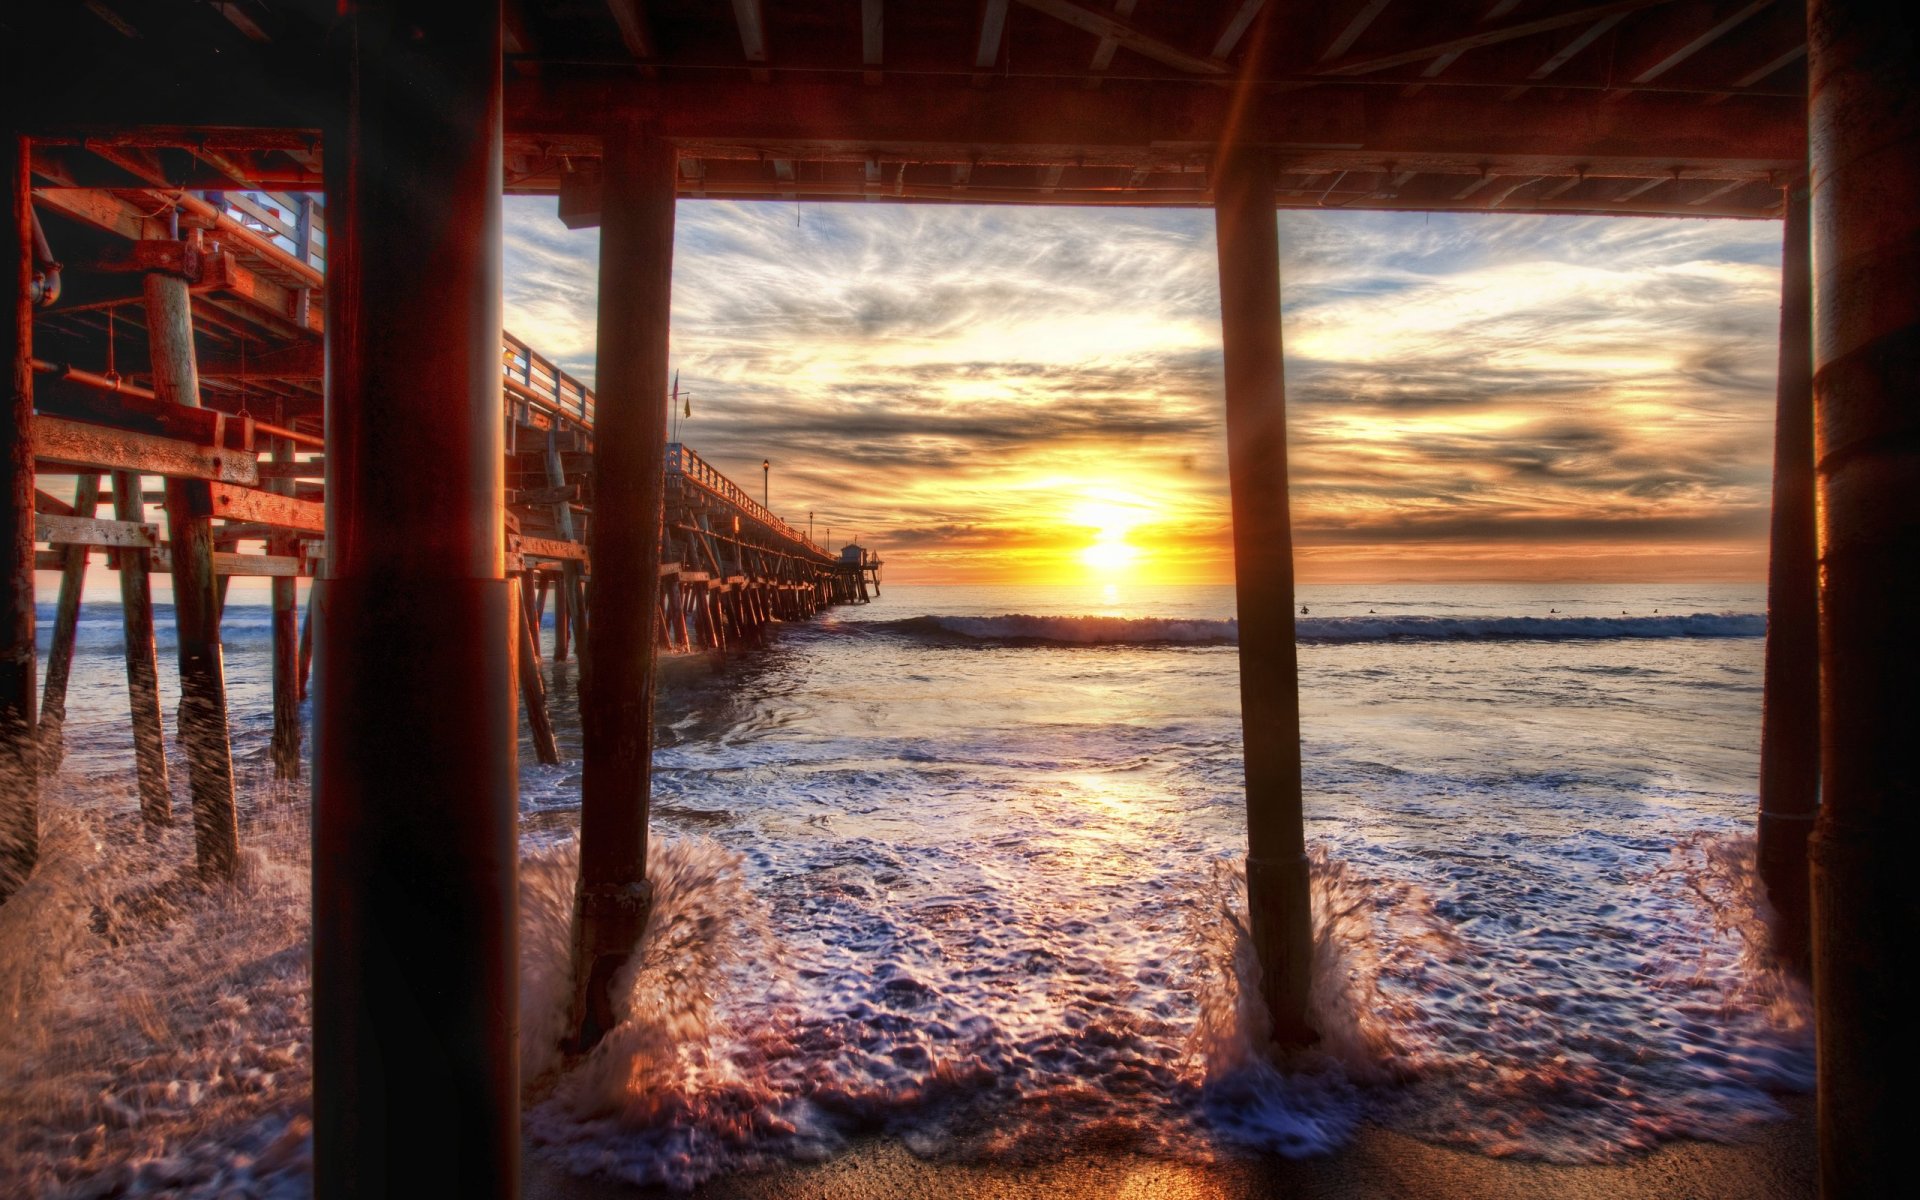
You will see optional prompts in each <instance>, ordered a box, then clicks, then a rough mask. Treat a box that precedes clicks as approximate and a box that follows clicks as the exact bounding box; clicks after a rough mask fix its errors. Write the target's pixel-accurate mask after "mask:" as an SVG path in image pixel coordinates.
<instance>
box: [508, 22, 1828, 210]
mask: <svg viewBox="0 0 1920 1200" xmlns="http://www.w3.org/2000/svg"><path fill="white" fill-rule="evenodd" d="M1602 15H1604V14H1602ZM1597 19H1598V17H1592V18H1591V20H1597ZM1589 23H1590V22H1589ZM1427 57H1431V55H1427ZM772 86H773V89H774V90H773V92H772V93H771V94H769V93H768V92H767V91H766V89H763V88H755V87H752V86H751V85H747V84H744V83H740V84H727V83H725V82H722V81H719V80H712V81H708V80H698V81H688V82H685V83H676V84H675V85H674V86H673V87H672V88H659V87H657V86H656V87H652V88H649V87H648V86H647V85H643V84H641V83H639V82H637V81H631V80H612V79H595V78H581V79H570V78H561V79H552V78H549V79H543V80H541V81H540V82H539V84H538V86H535V85H533V84H531V83H529V82H526V81H520V82H519V83H517V84H516V85H515V87H514V89H513V95H514V104H515V106H516V108H517V109H521V110H523V111H524V113H525V117H524V118H523V121H524V123H525V124H526V125H527V126H528V127H529V130H530V133H529V136H533V135H534V131H537V135H538V136H540V137H542V138H544V139H550V140H561V141H572V140H576V139H577V142H578V144H579V145H581V146H582V148H583V152H584V151H585V149H586V148H589V147H592V146H594V145H597V143H598V136H599V135H598V132H597V130H598V124H599V122H600V121H601V120H602V119H603V116H604V114H605V113H607V112H609V111H622V110H626V109H638V110H642V111H649V112H656V113H658V117H659V120H660V122H661V131H662V135H663V136H665V137H668V138H670V139H671V140H674V141H675V142H676V143H678V144H681V145H683V146H686V147H689V148H691V149H692V150H694V151H696V152H697V153H699V154H700V155H701V156H703V157H705V158H708V159H710V160H712V161H715V162H721V161H725V160H728V159H753V160H755V161H756V162H757V161H759V160H760V159H761V158H762V157H765V158H804V159H813V160H826V161H846V162H864V161H866V160H867V159H868V158H870V157H873V156H874V155H875V154H877V153H878V154H884V155H886V156H887V158H888V159H889V160H897V161H915V162H931V163H939V162H960V161H976V162H994V163H1026V164H1044V163H1050V162H1066V163H1084V164H1086V165H1088V166H1133V165H1137V164H1140V163H1147V164H1150V165H1155V166H1162V165H1165V164H1166V163H1167V161H1168V152H1167V150H1166V146H1165V144H1166V143H1167V142H1178V143H1180V144H1182V145H1183V146H1190V147H1193V148H1194V151H1195V152H1206V151H1207V150H1208V149H1209V148H1210V146H1211V143H1210V142H1206V141H1203V142H1201V143H1195V142H1194V137H1195V135H1196V132H1197V131H1213V130H1218V129H1220V128H1222V127H1223V125H1224V123H1225V122H1226V121H1227V119H1228V116H1229V112H1228V110H1229V106H1230V103H1231V101H1232V95H1231V93H1230V91H1229V89H1225V88H1213V87H1186V88H1166V87H1164V86H1163V87H1161V88H1159V89H1147V88H1144V87H1131V86H1130V87H1127V88H1121V87H1117V86H1109V87H1104V88H1101V89H1099V90H1097V91H1090V90H1087V89H1083V88H1073V89H1062V90H1059V91H1057V92H1053V93H1050V94H1049V95H1048V100H1047V105H1046V108H1045V111H1044V112H1036V111H1035V109H1034V106H1033V102H1032V97H1031V95H1029V94H1026V93H1024V92H1022V91H1021V90H1019V89H1014V88H988V89H974V88H927V89H925V90H924V91H923V92H916V94H915V102H914V104H912V105H902V104H899V103H898V102H897V99H896V98H895V97H894V96H893V95H892V93H890V92H887V91H886V90H885V89H876V88H869V87H865V86H863V85H860V84H859V83H857V82H854V83H848V84H838V83H833V82H825V81H816V80H809V79H803V78H796V79H792V80H782V81H781V82H779V83H776V84H774V85H772ZM1244 103H1245V111H1244V117H1243V127H1244V128H1245V129H1246V130H1248V131H1250V136H1252V137H1256V138H1258V139H1259V141H1260V142H1261V143H1263V144H1269V145H1272V146H1275V147H1287V149H1286V153H1287V156H1288V161H1289V163H1290V164H1292V165H1293V168H1294V169H1295V170H1301V171H1305V170H1377V169H1378V168H1379V165H1380V163H1381V162H1383V161H1394V162H1398V163H1399V164H1400V165H1401V166H1402V167H1417V168H1419V169H1420V170H1423V171H1435V172H1441V171H1445V170H1449V169H1452V170H1456V171H1457V170H1458V169H1460V168H1462V167H1466V168H1477V166H1478V164H1480V163H1483V162H1490V161H1491V162H1498V163H1500V165H1501V167H1502V169H1503V170H1507V171H1511V172H1512V173H1516V174H1517V173H1527V174H1560V173H1563V170H1564V168H1566V167H1567V166H1569V165H1571V164H1576V163H1585V164H1587V165H1588V166H1589V167H1590V168H1591V169H1592V171H1593V172H1594V173H1596V174H1617V175H1627V174H1633V173H1635V172H1634V171H1631V170H1626V169H1624V168H1625V167H1626V166H1627V165H1628V164H1634V165H1635V166H1636V168H1637V167H1639V166H1652V167H1653V169H1655V170H1664V169H1665V168H1666V167H1668V166H1671V165H1673V164H1674V163H1676V162H1678V163H1682V164H1687V165H1692V166H1696V167H1700V168H1705V167H1708V166H1712V167H1715V168H1736V169H1738V170H1751V171H1752V172H1753V177H1754V178H1755V179H1765V178H1766V177H1767V172H1768V171H1774V172H1780V171H1784V170H1789V169H1793V168H1794V167H1795V166H1796V164H1797V163H1799V162H1801V161H1803V160H1804V155H1805V146H1806V139H1805V123H1804V104H1802V105H1798V106H1796V105H1795V104H1794V103H1793V102H1792V101H1791V100H1789V99H1777V100H1776V99H1767V98H1760V97H1748V98H1743V99H1742V100H1741V102H1740V103H1739V104H1738V105H1731V104H1723V105H1704V104H1701V103H1700V102H1699V100H1698V99H1697V98H1695V97H1688V96H1662V95H1658V94H1647V95H1643V96H1641V97H1639V98H1638V99H1637V100H1636V101H1635V103H1634V104H1633V105H1631V106H1621V105H1617V104H1607V103H1604V102H1602V101H1601V100H1600V99H1599V98H1598V97H1597V96H1574V97H1569V98H1565V99H1563V100H1555V101H1552V102H1549V101H1548V100H1547V99H1545V98H1530V99H1529V102H1528V103H1525V104H1505V103H1502V102H1501V101H1500V100H1499V98H1498V96H1497V95H1496V94H1494V93H1492V92H1491V91H1490V90H1488V89H1454V88H1447V89H1431V90H1429V91H1428V92H1425V93H1422V94H1421V95H1419V96H1417V97H1415V98H1413V99H1412V100H1408V101H1405V102H1401V103H1395V104H1370V103H1368V102H1367V97H1366V96H1365V95H1354V94H1351V93H1350V92H1349V91H1348V90H1347V89H1335V88H1314V89H1311V90H1309V91H1305V92H1298V91H1296V92H1288V93H1285V94H1273V95H1267V94H1255V95H1251V96H1248V97H1246V98H1245V101H1244ZM1736 109H1737V110H1738V111H1737V112H1736V111H1735V110H1736ZM749 113H750V114H752V115H751V118H750V119H749V117H748V116H746V115H744V114H749ZM1205 136H1206V137H1208V138H1211V137H1212V136H1213V134H1212V133H1210V132H1209V133H1205ZM1549 164H1554V166H1553V167H1551V168H1550V167H1549ZM1732 173H1734V172H1733V171H1732V170H1728V171H1725V172H1723V174H1727V175H1730V174H1732ZM708 188H709V190H710V191H713V190H718V189H717V188H715V186H714V184H713V181H712V180H709V181H708ZM772 189H773V181H771V180H769V181H768V191H769V194H771V192H772ZM910 190H911V185H910Z"/></svg>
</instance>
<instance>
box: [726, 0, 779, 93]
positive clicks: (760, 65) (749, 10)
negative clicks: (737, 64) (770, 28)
mask: <svg viewBox="0 0 1920 1200" xmlns="http://www.w3.org/2000/svg"><path fill="white" fill-rule="evenodd" d="M733 20H734V24H736V25H738V26H739V27H740V55H741V57H742V58H745V59H746V60H747V61H748V62H749V63H752V64H753V67H752V69H751V70H750V71H749V72H748V74H749V75H750V76H751V77H752V79H753V81H754V82H755V83H765V82H767V80H768V79H770V78H771V75H770V74H769V72H768V70H767V14H766V10H765V9H764V8H763V7H762V5H761V0H733Z"/></svg>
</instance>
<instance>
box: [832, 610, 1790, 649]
mask: <svg viewBox="0 0 1920 1200" xmlns="http://www.w3.org/2000/svg"><path fill="white" fill-rule="evenodd" d="M843 628H853V629H858V630H861V631H863V632H864V631H873V632H885V633H893V634H899V635H905V636H909V637H919V638H926V639H933V640H946V641H960V642H988V643H995V642H997V643H1010V644H1057V645H1068V646H1154V645H1199V646H1229V645H1233V644H1234V643H1236V642H1237V641H1238V640H1239V623H1238V622H1237V621H1234V620H1232V619H1230V618H1229V619H1226V620H1209V619H1202V618H1187V617H1108V616H1073V617H1069V616H1027V615H1023V614H1017V613H1009V614H1006V615H1002V616H988V617H977V616H920V617H908V618H904V619H901V620H893V621H874V622H866V623H862V624H860V625H857V626H844V627H843ZM1766 632H1767V619H1766V617H1765V616H1763V615H1760V614H1757V613H1690V614H1676V615H1673V616H1643V617H1634V616H1620V617H1559V616H1553V617H1434V616H1385V617H1382V616H1371V615H1369V616H1346V617H1312V616H1308V617H1301V618H1298V619H1296V620H1295V622H1294V636H1295V637H1296V639H1297V640H1299V641H1301V642H1308V643H1330V644H1345V643H1356V642H1504V641H1601V640H1610V639H1616V638H1753V637H1764V636H1766Z"/></svg>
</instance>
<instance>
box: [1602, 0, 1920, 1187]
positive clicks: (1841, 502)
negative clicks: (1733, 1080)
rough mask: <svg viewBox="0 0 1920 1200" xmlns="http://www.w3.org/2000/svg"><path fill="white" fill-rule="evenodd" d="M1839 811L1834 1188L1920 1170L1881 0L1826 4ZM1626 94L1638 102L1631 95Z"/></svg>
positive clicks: (1916, 672) (1901, 164) (1915, 357)
mask: <svg viewBox="0 0 1920 1200" xmlns="http://www.w3.org/2000/svg"><path fill="white" fill-rule="evenodd" d="M1807 28H1808V30H1809V45H1808V53H1807V69H1808V98H1809V103H1808V114H1807V119H1808V127H1809V137H1808V143H1809V145H1810V146H1811V147H1812V157H1811V161H1810V163H1809V167H1810V171H1811V175H1812V213H1811V221H1810V224H1811V228H1812V230H1813V249H1812V257H1811V261H1812V264H1813V270H1814V272H1815V275H1814V287H1815V289H1816V290H1815V293H1814V299H1813V312H1814V320H1815V333H1814V337H1813V356H1814V362H1813V397H1814V414H1815V422H1816V426H1815V428H1816V437H1815V443H1816V447H1817V449H1816V453H1817V454H1818V456H1819V457H1818V459H1817V462H1816V472H1817V479H1818V494H1819V521H1820V529H1819V553H1820V655H1821V662H1820V675H1821V680H1820V700H1821V705H1822V708H1821V713H1820V728H1821V739H1820V751H1821V758H1820V815H1819V818H1818V819H1817V821H1816V822H1815V825H1814V832H1813V840H1812V865H1813V877H1812V894H1813V956H1814V966H1813V996H1814V1004H1815V1015H1814V1025H1815V1033H1816V1038H1817V1041H1818V1048H1819V1054H1818V1063H1817V1066H1816V1072H1817V1075H1818V1082H1817V1090H1818V1097H1819V1105H1820V1113H1819V1136H1820V1195H1822V1196H1824V1197H1828V1198H1830V1200H1838V1198H1839V1197H1843V1196H1844V1197H1852V1196H1893V1195H1898V1194H1900V1193H1901V1192H1902V1191H1904V1190H1906V1187H1907V1185H1908V1183H1909V1182H1910V1180H1911V1175H1912V1155H1911V1153H1910V1152H1909V1144H1910V1140H1911V1138H1912V1132H1911V1126H1910V1124H1909V1123H1908V1122H1907V1121H1905V1120H1904V1119H1902V1118H1901V1117H1900V1115H1899V1114H1900V1113H1901V1111H1903V1106H1904V1103H1905V1099H1906V1080H1907V1079H1908V1078H1910V1073H1911V1072H1912V1071H1913V1070H1914V1069H1915V1067H1916V1066H1920V1047H1917V1046H1916V1043H1915V1040H1914V1037H1913V1018H1912V1011H1913V987H1912V985H1911V984H1910V983H1908V982H1907V972H1906V970H1905V964H1910V963H1913V962H1915V961H1916V960H1920V904H1917V903H1916V892H1915V887H1914V851H1915V847H1916V846H1920V805H1916V804H1915V803H1914V794H1915V788H1914V771H1913V754H1914V731H1915V730H1916V729H1920V687H1916V685H1915V681H1916V680H1920V629H1916V628H1915V626H1914V621H1913V611H1914V606H1913V597H1914V596H1915V595H1917V594H1920V410H1917V408H1916V404H1915V392H1914V387H1915V380H1920V207H1916V206H1915V205H1914V204H1913V203H1912V202H1911V198H1912V197H1913V196H1915V195H1916V194H1920V105H1916V104H1915V102H1914V80H1916V79H1920V43H1917V42H1916V40H1915V36H1914V18H1913V15H1912V13H1911V12H1909V11H1908V10H1907V9H1906V8H1903V7H1900V6H1890V5H1885V4H1879V3H1872V2H1870V0H1813V2H1812V3H1811V4H1810V5H1809V6H1808V11H1807ZM1622 107H1627V106H1625V105H1623V106H1622Z"/></svg>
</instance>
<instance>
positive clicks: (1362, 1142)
mask: <svg viewBox="0 0 1920 1200" xmlns="http://www.w3.org/2000/svg"><path fill="white" fill-rule="evenodd" d="M1779 1099H1780V1103H1781V1105H1782V1106H1783V1107H1784V1108H1785V1109H1786V1110H1787V1117H1786V1118H1785V1119H1784V1120H1780V1121H1775V1122H1770V1123H1767V1124H1764V1125H1757V1126H1755V1127H1753V1129H1752V1130H1751V1131H1750V1133H1749V1136H1748V1137H1747V1138H1746V1139H1745V1140H1743V1141H1740V1142H1737V1143H1720V1142H1695V1141H1676V1142H1668V1143H1666V1144H1664V1145H1662V1146H1660V1147H1659V1148H1657V1149H1655V1150H1651V1151H1648V1152H1647V1153H1645V1154H1641V1155H1637V1156H1635V1157H1632V1158H1629V1159H1625V1160H1623V1161H1620V1162H1609V1163H1584V1164H1574V1165H1563V1164H1558V1163H1547V1162H1539V1161H1534V1160H1522V1159H1514V1158H1490V1157H1488V1156H1486V1155H1484V1154H1481V1153H1479V1152H1477V1151H1474V1150H1468V1149H1463V1148H1459V1147H1454V1146H1442V1145H1435V1144H1432V1143H1428V1142H1423V1141H1421V1140H1419V1139H1417V1138H1414V1137H1411V1136H1409V1135H1407V1134H1402V1133H1395V1132H1392V1131H1390V1130H1386V1129H1382V1128H1379V1127H1377V1126H1364V1127H1362V1128H1361V1129H1360V1130H1359V1132H1358V1133H1357V1134H1356V1135H1355V1137H1354V1139H1353V1141H1352V1142H1351V1143H1349V1144H1348V1145H1347V1146H1345V1147H1344V1148H1342V1149H1340V1150H1339V1151H1336V1152H1335V1153H1332V1154H1328V1155H1324V1156H1321V1157H1317V1158H1307V1159H1287V1158H1281V1157H1279V1156H1277V1155H1262V1156H1252V1155H1249V1156H1247V1157H1232V1158H1222V1159H1221V1160H1220V1161H1218V1162H1214V1163H1204V1164H1194V1163H1180V1162H1169V1161H1166V1160H1163V1159H1155V1158H1150V1157H1147V1156H1144V1155H1136V1154H1099V1153H1079V1154H1074V1155H1071V1156H1068V1157H1064V1158H1061V1159H1058V1160H1056V1161H1052V1162H1046V1163H1040V1164H1033V1165H1022V1166H1017V1167H1015V1166H1006V1165H996V1164H989V1163H954V1162H938V1161H927V1160H923V1159H919V1158H916V1157H914V1155H913V1154H912V1153H911V1152H910V1151H908V1150H907V1149H906V1147H905V1146H904V1145H902V1144H901V1143H900V1142H899V1141H898V1140H897V1139H894V1138H884V1137H882V1138H870V1139H866V1140H863V1141H860V1142H857V1143H855V1144H854V1145H852V1146H851V1147H849V1148H848V1149H847V1150H845V1151H843V1152H842V1153H840V1154H837V1155H835V1156H834V1157H833V1158H831V1159H829V1160H827V1161H825V1162H820V1163H794V1164H790V1165H785V1166H780V1167H774V1168H771V1169H769V1170H766V1171H761V1172H756V1173H751V1174H744V1173H743V1174H740V1175H732V1176H724V1177H721V1178H717V1179H712V1180H709V1181H707V1182H706V1183H704V1184H702V1185H700V1186H699V1187H697V1188H695V1189H693V1190H692V1191H691V1192H675V1191H672V1190H670V1189H668V1188H664V1187H658V1186H654V1187H636V1186H633V1185H631V1184H625V1183H620V1182H617V1181H613V1180H608V1179H603V1178H592V1177H579V1176H573V1175H569V1174H568V1173H567V1172H566V1171H565V1170H564V1169H563V1168H560V1167H558V1166H556V1165H554V1164H551V1163H548V1162H545V1161H543V1160H542V1159H541V1157H540V1154H539V1151H538V1150H535V1149H531V1148H530V1149H529V1150H528V1152H527V1154H526V1159H525V1162H524V1165H523V1166H522V1169H521V1194H522V1196H523V1200H652V1198H654V1197H669V1196H678V1197H691V1198H692V1200H803V1198H804V1200H922V1198H924V1200H1009V1198H1013V1197H1027V1196H1046V1197H1061V1198H1063V1200H1081V1198H1087V1200H1091V1198H1093V1197H1125V1198H1127V1200H1149V1198H1151V1200H1160V1198H1162V1197H1167V1198H1172V1200H1203V1198H1204V1200H1260V1198H1264V1197H1273V1196H1288V1197H1303V1198H1307V1197H1311V1198H1323V1200H1364V1198H1371V1197H1406V1198H1408V1200H1528V1198H1534V1197H1537V1198H1539V1200H1669V1198H1680V1197H1685V1198H1687V1200H1802V1198H1804V1197H1811V1196H1813V1195H1815V1194H1816V1192H1817V1180H1818V1162H1817V1157H1816V1145H1815V1127H1814V1100H1813V1097H1812V1096H1810V1095H1804V1096H1782V1097H1780V1098H1779Z"/></svg>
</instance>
